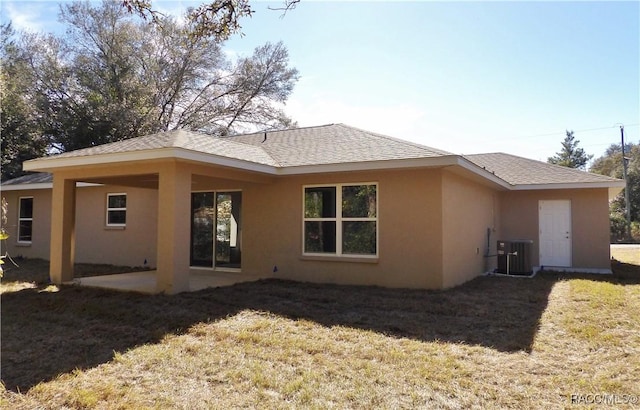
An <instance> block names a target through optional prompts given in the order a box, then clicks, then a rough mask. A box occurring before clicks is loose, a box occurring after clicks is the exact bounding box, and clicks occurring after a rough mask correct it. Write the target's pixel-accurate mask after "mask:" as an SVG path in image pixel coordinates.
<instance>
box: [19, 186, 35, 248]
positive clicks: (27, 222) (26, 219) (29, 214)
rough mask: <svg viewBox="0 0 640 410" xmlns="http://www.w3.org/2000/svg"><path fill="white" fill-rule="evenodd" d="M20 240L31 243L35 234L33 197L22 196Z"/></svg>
mask: <svg viewBox="0 0 640 410" xmlns="http://www.w3.org/2000/svg"><path fill="white" fill-rule="evenodd" d="M19 208H20V209H19V211H18V242H24V243H31V239H32V234H33V197H25V198H20V206H19Z"/></svg>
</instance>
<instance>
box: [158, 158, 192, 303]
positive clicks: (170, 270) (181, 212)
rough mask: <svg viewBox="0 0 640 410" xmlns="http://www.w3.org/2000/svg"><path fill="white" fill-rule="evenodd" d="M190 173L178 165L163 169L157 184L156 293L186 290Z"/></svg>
mask: <svg viewBox="0 0 640 410" xmlns="http://www.w3.org/2000/svg"><path fill="white" fill-rule="evenodd" d="M190 215H191V173H190V172H189V171H188V170H185V169H184V168H183V167H182V166H181V165H180V164H179V163H175V162H173V163H169V164H166V166H163V167H162V169H161V170H160V174H159V183H158V256H157V258H158V263H157V274H156V290H157V291H158V292H164V293H167V294H175V293H179V292H185V291H188V290H189V244H190V232H191V222H190V218H191V217H190Z"/></svg>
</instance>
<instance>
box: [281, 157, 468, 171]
mask: <svg viewBox="0 0 640 410" xmlns="http://www.w3.org/2000/svg"><path fill="white" fill-rule="evenodd" d="M455 158H456V156H455V155H447V156H440V157H427V158H408V159H391V160H382V161H362V162H347V163H339V164H320V165H301V166H290V167H282V168H278V175H304V174H322V173H333V172H352V171H375V170H384V169H405V168H437V167H446V166H451V165H456V159H455Z"/></svg>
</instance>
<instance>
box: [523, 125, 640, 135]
mask: <svg viewBox="0 0 640 410" xmlns="http://www.w3.org/2000/svg"><path fill="white" fill-rule="evenodd" d="M638 125H640V124H625V127H637V126H638ZM618 127H619V124H616V125H612V126H609V127H599V128H589V129H584V130H572V131H573V132H574V133H579V132H590V131H602V130H608V129H612V128H618ZM565 132H566V130H565V131H557V132H550V133H547V134H536V135H525V136H519V137H516V138H537V137H550V136H552V135H558V134H563V133H565Z"/></svg>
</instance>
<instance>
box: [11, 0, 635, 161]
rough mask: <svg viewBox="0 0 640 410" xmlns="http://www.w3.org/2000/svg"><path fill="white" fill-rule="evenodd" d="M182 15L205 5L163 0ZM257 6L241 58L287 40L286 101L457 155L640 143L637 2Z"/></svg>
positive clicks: (50, 5) (295, 112) (18, 17)
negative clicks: (567, 137)
mask: <svg viewBox="0 0 640 410" xmlns="http://www.w3.org/2000/svg"><path fill="white" fill-rule="evenodd" d="M153 3H154V4H155V5H156V6H157V7H158V8H160V9H161V10H163V11H165V12H169V13H173V14H179V10H181V9H183V8H184V6H185V5H193V4H197V2H196V3H193V2H177V1H160V2H159V1H158V0H155V1H154V2H153ZM280 5H281V3H278V2H272V3H267V2H255V1H254V2H253V3H252V7H253V9H254V10H255V14H254V16H253V17H252V18H247V19H245V20H243V21H242V25H243V32H244V36H243V37H240V36H236V37H234V38H232V39H231V40H229V41H228V42H227V43H226V46H225V49H226V51H227V52H228V53H229V54H230V55H232V56H238V55H249V54H250V53H251V52H252V50H253V48H254V47H256V46H258V45H261V44H263V43H265V42H267V41H270V42H276V41H280V40H282V41H283V42H284V43H285V45H286V46H287V47H288V49H289V54H290V59H291V64H292V65H293V66H295V67H296V68H298V70H299V71H300V74H301V79H300V81H299V82H298V84H297V86H296V88H295V91H294V93H293V95H292V96H291V98H290V100H289V102H288V103H287V105H286V107H285V110H286V111H287V112H288V113H289V114H290V115H291V116H292V117H293V118H294V119H295V120H297V121H298V123H299V125H301V126H309V125H320V124H326V123H336V122H343V123H346V124H350V125H354V126H357V127H361V128H365V129H368V130H371V131H376V132H380V133H383V134H388V135H392V136H395V137H399V138H404V139H408V140H411V141H415V142H419V143H422V144H425V145H429V146H433V147H437V148H441V149H445V150H448V151H451V152H454V153H478V152H494V151H502V152H508V153H512V154H515V155H520V156H524V157H528V158H533V159H539V160H543V161H544V160H546V158H547V157H549V156H551V155H553V154H554V153H555V152H557V151H558V150H559V149H560V142H561V141H562V139H563V138H564V134H565V130H566V129H569V130H574V131H575V135H576V138H577V139H579V140H580V141H581V143H580V146H582V147H583V148H584V149H585V150H586V151H587V152H588V153H591V154H595V155H596V157H597V156H599V155H601V154H602V153H603V152H604V150H605V149H606V148H607V147H608V146H609V144H611V143H615V142H620V131H619V128H618V127H617V126H616V124H618V123H622V124H625V136H626V139H627V140H628V141H633V142H636V143H638V142H640V137H639V135H640V132H639V131H640V84H639V81H640V52H639V50H640V23H639V22H640V5H639V3H638V2H635V1H627V2H609V1H607V2H517V1H512V2H426V1H425V2H391V1H388V2H355V1H351V2H317V1H309V0H302V1H301V3H300V4H299V5H298V7H297V8H296V9H295V10H293V11H289V12H288V13H287V14H286V16H284V17H283V18H281V14H282V12H279V11H272V10H269V9H268V6H271V7H278V6H280ZM0 7H1V11H2V20H3V21H6V20H9V19H11V20H12V21H13V23H14V25H15V26H16V27H17V28H20V29H30V30H41V31H50V30H60V28H59V27H58V28H56V23H55V16H56V14H57V9H58V5H57V3H56V2H53V1H49V2H19V1H6V0H2V3H1V6H0Z"/></svg>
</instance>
